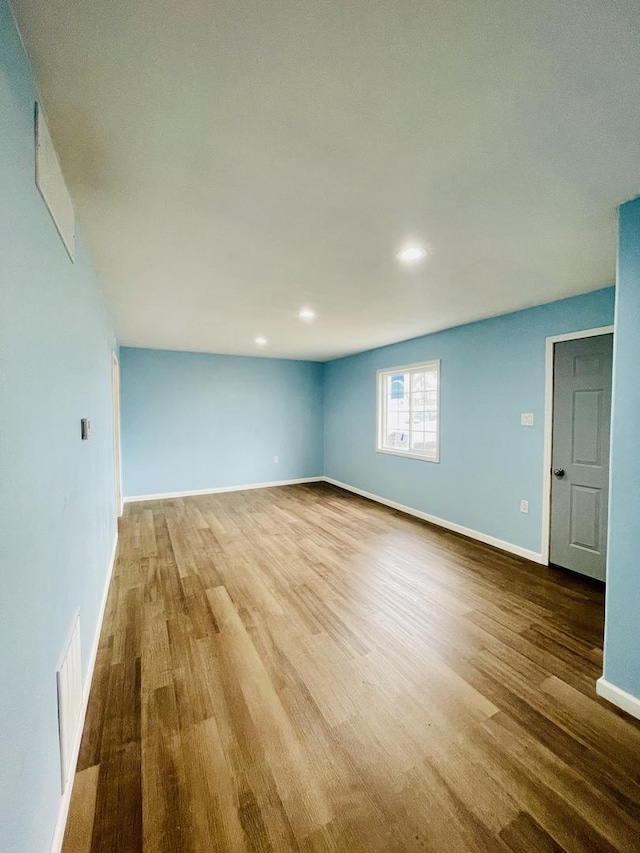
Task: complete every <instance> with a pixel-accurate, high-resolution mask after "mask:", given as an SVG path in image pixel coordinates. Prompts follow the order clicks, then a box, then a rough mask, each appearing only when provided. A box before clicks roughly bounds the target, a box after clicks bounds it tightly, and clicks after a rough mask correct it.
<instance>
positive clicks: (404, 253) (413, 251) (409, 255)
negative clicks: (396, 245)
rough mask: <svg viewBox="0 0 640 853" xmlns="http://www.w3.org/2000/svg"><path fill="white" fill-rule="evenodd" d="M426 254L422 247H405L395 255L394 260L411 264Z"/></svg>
mask: <svg viewBox="0 0 640 853" xmlns="http://www.w3.org/2000/svg"><path fill="white" fill-rule="evenodd" d="M426 254H427V250H426V249H425V248H424V246H406V247H405V248H404V249H401V250H400V251H399V252H398V253H397V255H396V258H398V260H399V261H405V262H406V263H411V262H412V261H421V260H422V259H423V258H424V257H425V256H426Z"/></svg>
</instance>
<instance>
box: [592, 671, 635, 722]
mask: <svg viewBox="0 0 640 853" xmlns="http://www.w3.org/2000/svg"><path fill="white" fill-rule="evenodd" d="M596 693H597V694H598V696H601V697H602V698H603V699H606V700H607V702H611V703H612V704H613V705H616V706H617V707H618V708H622V710H623V711H626V712H627V714H631V716H632V717H636V719H638V720H640V699H638V697H637V696H634V695H633V694H631V693H627V691H626V690H623V689H622V688H621V687H616V685H615V684H612V683H611V682H610V681H607V679H606V678H605V677H604V675H603V676H602V678H599V679H598V680H597V681H596Z"/></svg>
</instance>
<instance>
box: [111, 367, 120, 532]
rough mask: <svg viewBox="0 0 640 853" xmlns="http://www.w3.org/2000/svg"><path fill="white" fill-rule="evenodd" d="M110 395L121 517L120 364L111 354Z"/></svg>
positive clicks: (116, 490)
mask: <svg viewBox="0 0 640 853" xmlns="http://www.w3.org/2000/svg"><path fill="white" fill-rule="evenodd" d="M111 395H112V412H113V464H114V477H115V494H116V514H117V516H118V518H120V516H121V515H122V465H121V461H120V364H119V362H118V357H117V356H116V354H115V352H112V353H111Z"/></svg>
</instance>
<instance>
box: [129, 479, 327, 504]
mask: <svg viewBox="0 0 640 853" xmlns="http://www.w3.org/2000/svg"><path fill="white" fill-rule="evenodd" d="M322 480H324V477H298V478H297V479H296V480H274V481H273V482H272V483H247V484H246V485H244V486H217V487H216V488H213V489H190V490H189V491H186V492H162V493H157V494H154V495H132V496H131V497H126V498H125V499H124V503H128V504H129V503H137V502H138V501H161V500H167V499H169V498H189V497H193V496H195V495H217V494H220V493H222V492H245V491H249V489H273V488H274V487H275V486H297V485H298V484H299V483H319V482H321V481H322Z"/></svg>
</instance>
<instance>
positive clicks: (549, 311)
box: [324, 288, 614, 552]
mask: <svg viewBox="0 0 640 853" xmlns="http://www.w3.org/2000/svg"><path fill="white" fill-rule="evenodd" d="M613 311H614V289H613V288H607V289H605V290H599V291H596V292H594V293H589V294H586V295H584V296H577V297H573V298H571V299H564V300H561V301H559V302H553V303H549V304H547V305H542V306H540V307H538V308H530V309H528V310H526V311H519V312H516V313H514V314H507V315H504V316H502V317H496V318H494V319H491V320H484V321H482V322H479V323H473V324H471V325H467V326H459V327H457V328H454V329H448V330H446V331H444V332H439V333H437V334H433V335H426V336H425V337H422V338H416V339H414V340H410V341H405V342H403V343H399V344H394V345H392V346H387V347H382V348H380V349H376V350H371V351H369V352H365V353H361V354H359V355H355V356H350V357H349V358H344V359H340V360H338V361H333V362H330V363H328V364H327V365H326V366H325V388H324V396H325V410H324V417H325V447H324V456H325V463H324V472H325V474H326V475H327V476H328V477H332V478H334V479H336V480H339V481H341V482H343V483H347V484H349V485H351V486H356V487H357V488H360V489H363V490H365V491H367V492H371V493H373V494H376V495H379V496H381V497H384V498H387V499H389V500H393V501H396V502H398V503H401V504H404V505H405V506H409V507H411V508H413V509H417V510H420V511H422V512H426V513H429V514H430V515H434V516H438V517H439V518H442V519H445V520H446V521H450V522H455V523H456V524H460V525H463V526H464V527H468V528H471V529H472V530H475V531H479V532H481V533H484V534H486V535H489V536H493V537H496V538H498V539H501V540H502V541H504V542H508V543H511V544H514V545H518V546H520V547H521V548H525V549H528V550H530V551H534V552H539V551H540V546H541V533H542V477H543V447H544V429H543V422H544V385H545V338H547V337H548V336H551V335H560V334H564V333H567V332H572V331H577V330H579V329H589V328H594V327H599V326H607V325H610V324H611V323H612V322H613ZM430 359H441V365H440V381H441V392H440V394H441V397H440V406H441V420H440V426H441V440H440V462H439V463H431V462H425V461H421V460H416V459H404V458H401V457H397V456H389V455H386V454H383V453H376V451H375V441H376V381H375V380H376V371H377V370H379V369H381V368H389V367H394V366H396V365H405V364H412V363H415V362H420V361H425V360H430ZM521 412H533V413H534V415H535V426H534V427H522V426H520V413H521ZM521 498H526V499H527V500H528V501H529V514H528V515H524V514H523V513H521V512H520V499H521Z"/></svg>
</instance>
